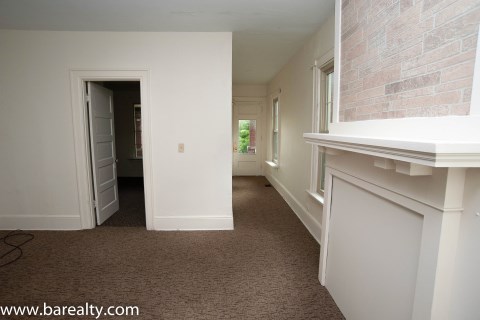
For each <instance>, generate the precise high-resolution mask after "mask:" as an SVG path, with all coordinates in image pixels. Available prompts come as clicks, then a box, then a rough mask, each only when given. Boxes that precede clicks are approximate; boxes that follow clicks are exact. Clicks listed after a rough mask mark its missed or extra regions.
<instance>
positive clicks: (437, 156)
mask: <svg viewBox="0 0 480 320" xmlns="http://www.w3.org/2000/svg"><path fill="white" fill-rule="evenodd" d="M303 137H304V138H305V141H306V142H308V143H312V144H316V145H319V146H321V147H324V148H330V149H335V150H342V151H350V152H355V153H360V154H366V155H370V156H374V157H381V158H386V159H392V160H399V161H405V162H410V163H415V164H420V165H425V166H431V167H443V168H445V167H453V168H478V167H480V143H479V142H471V141H440V140H396V139H384V138H378V137H365V136H353V135H338V134H322V133H305V134H304V135H303Z"/></svg>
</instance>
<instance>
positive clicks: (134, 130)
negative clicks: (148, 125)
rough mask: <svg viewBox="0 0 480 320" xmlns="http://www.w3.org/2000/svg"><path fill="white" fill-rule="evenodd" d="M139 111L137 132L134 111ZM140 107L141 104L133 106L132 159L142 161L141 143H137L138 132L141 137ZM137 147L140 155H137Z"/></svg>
mask: <svg viewBox="0 0 480 320" xmlns="http://www.w3.org/2000/svg"><path fill="white" fill-rule="evenodd" d="M137 109H140V130H137V123H136V121H137V119H136V111H137ZM142 128H143V124H142V105H141V104H134V105H133V158H134V159H143V142H142V140H141V139H140V143H138V141H137V139H138V137H137V133H138V132H140V136H141V135H142V131H143V130H142ZM137 145H140V150H141V155H140V156H139V155H138V150H139V149H138V148H137Z"/></svg>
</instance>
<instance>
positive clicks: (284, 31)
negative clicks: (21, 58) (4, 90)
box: [0, 0, 335, 84]
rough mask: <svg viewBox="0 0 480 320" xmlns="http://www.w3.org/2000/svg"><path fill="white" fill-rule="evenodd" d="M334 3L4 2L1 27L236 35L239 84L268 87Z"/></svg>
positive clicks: (0, 0)
mask: <svg viewBox="0 0 480 320" xmlns="http://www.w3.org/2000/svg"><path fill="white" fill-rule="evenodd" d="M334 2H335V1H334V0H0V29H27V30H65V31H179V32H181V31H190V32H191V31H205V32H215V31H232V32H233V83H234V84H266V83H267V82H268V81H270V80H271V79H272V78H273V76H274V75H275V74H276V73H277V72H278V71H279V70H280V68H281V67H282V66H283V65H285V63H286V62H287V61H288V60H289V59H290V58H291V57H292V55H293V54H294V53H295V52H296V51H297V50H298V49H299V48H300V47H301V46H302V45H303V44H304V43H305V41H306V40H307V39H308V38H309V37H310V36H311V35H312V34H313V33H314V32H315V31H316V30H318V28H319V27H320V25H321V24H322V22H323V21H324V20H325V19H326V18H328V17H329V16H331V15H333V14H334Z"/></svg>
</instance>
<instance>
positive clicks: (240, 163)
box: [232, 98, 265, 176]
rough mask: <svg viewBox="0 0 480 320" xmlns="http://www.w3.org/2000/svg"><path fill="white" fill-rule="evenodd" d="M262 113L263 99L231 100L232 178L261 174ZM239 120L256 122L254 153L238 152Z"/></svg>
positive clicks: (262, 155) (263, 109)
mask: <svg viewBox="0 0 480 320" xmlns="http://www.w3.org/2000/svg"><path fill="white" fill-rule="evenodd" d="M264 111H265V100H264V99H263V98H234V99H233V123H232V140H233V141H232V143H233V156H232V171H233V175H234V176H259V175H261V174H262V164H263V158H264V139H263V135H264V133H263V132H264V122H265V120H264V119H265V117H264ZM239 120H255V121H256V137H255V143H256V153H255V154H248V153H245V154H242V153H239V152H238V146H239V141H238V138H239V132H238V131H239V127H238V122H239Z"/></svg>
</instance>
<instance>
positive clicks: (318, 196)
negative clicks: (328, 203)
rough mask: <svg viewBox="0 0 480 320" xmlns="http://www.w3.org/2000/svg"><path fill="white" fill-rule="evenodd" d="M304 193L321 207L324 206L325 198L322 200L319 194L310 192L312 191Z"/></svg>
mask: <svg viewBox="0 0 480 320" xmlns="http://www.w3.org/2000/svg"><path fill="white" fill-rule="evenodd" d="M305 191H306V192H307V193H308V195H309V196H310V197H312V198H313V199H314V200H315V201H317V202H319V203H320V204H321V205H322V206H323V205H324V203H325V198H324V197H323V196H322V195H321V194H319V193H316V192H312V191H310V190H305Z"/></svg>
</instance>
